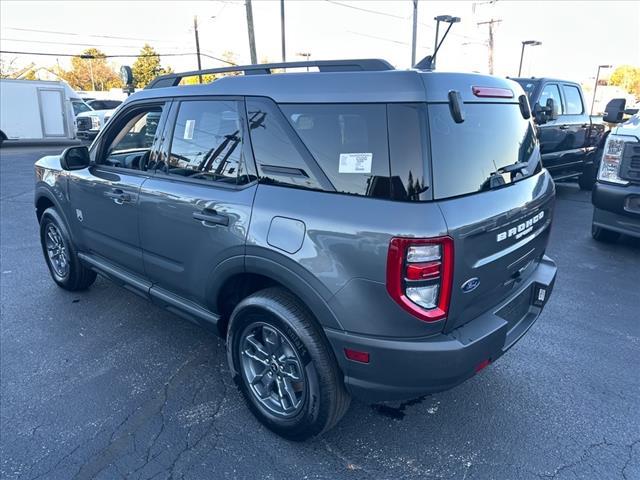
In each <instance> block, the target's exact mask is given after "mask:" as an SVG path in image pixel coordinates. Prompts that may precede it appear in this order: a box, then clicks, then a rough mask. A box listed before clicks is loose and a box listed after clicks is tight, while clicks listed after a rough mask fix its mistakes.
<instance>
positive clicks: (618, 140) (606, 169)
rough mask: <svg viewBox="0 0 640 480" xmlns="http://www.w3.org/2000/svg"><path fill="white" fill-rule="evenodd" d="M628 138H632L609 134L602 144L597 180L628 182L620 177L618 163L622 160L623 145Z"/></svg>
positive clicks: (621, 183) (625, 183) (622, 183)
mask: <svg viewBox="0 0 640 480" xmlns="http://www.w3.org/2000/svg"><path fill="white" fill-rule="evenodd" d="M630 140H632V139H629V140H627V139H626V138H624V137H619V136H617V135H609V137H608V138H607V142H606V143H605V144H604V152H603V154H602V162H600V170H598V180H601V181H603V182H610V183H618V184H620V185H627V184H628V183H629V182H628V181H627V180H623V179H621V178H620V163H621V162H622V154H623V152H624V146H625V145H626V144H627V142H628V141H630Z"/></svg>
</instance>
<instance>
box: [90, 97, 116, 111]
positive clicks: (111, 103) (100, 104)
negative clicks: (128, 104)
mask: <svg viewBox="0 0 640 480" xmlns="http://www.w3.org/2000/svg"><path fill="white" fill-rule="evenodd" d="M121 103H122V100H105V99H103V100H100V99H93V100H87V104H88V105H89V106H90V107H91V108H93V109H94V110H113V109H115V108H117V107H119V106H120V104H121Z"/></svg>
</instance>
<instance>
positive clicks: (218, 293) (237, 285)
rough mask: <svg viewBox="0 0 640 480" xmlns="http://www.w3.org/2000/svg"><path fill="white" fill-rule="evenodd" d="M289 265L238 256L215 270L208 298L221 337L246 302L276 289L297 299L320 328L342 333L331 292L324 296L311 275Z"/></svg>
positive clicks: (287, 260)
mask: <svg viewBox="0 0 640 480" xmlns="http://www.w3.org/2000/svg"><path fill="white" fill-rule="evenodd" d="M287 263H295V262H293V261H292V260H290V259H288V258H286V257H282V258H279V259H278V261H275V260H273V259H268V258H265V257H261V256H253V255H252V256H245V257H240V256H238V257H233V258H232V259H228V260H226V261H225V262H223V263H221V264H220V265H219V266H218V267H217V268H216V269H215V271H214V272H213V273H212V276H211V280H210V283H209V288H208V292H207V298H209V299H211V300H210V302H211V303H210V305H209V307H210V308H211V310H213V311H214V312H215V313H217V314H218V315H220V319H219V321H218V324H217V328H218V333H219V334H220V335H221V336H223V337H224V336H225V335H226V329H227V326H228V323H229V316H230V315H231V312H232V311H233V309H234V308H235V306H236V305H237V304H238V303H239V302H240V301H241V300H242V299H243V298H246V297H247V296H249V295H251V294H252V293H255V292H257V291H259V290H262V289H264V288H269V287H273V286H279V287H282V288H284V289H285V290H287V291H289V292H290V293H292V294H293V295H294V296H295V297H296V298H298V299H299V300H300V302H301V303H302V304H304V305H305V306H306V308H307V309H308V310H309V311H310V312H311V314H312V316H313V317H314V318H315V319H316V320H317V322H318V324H319V325H318V326H319V327H320V328H322V327H327V328H333V329H339V330H342V329H343V328H342V326H341V325H340V323H339V321H338V320H337V318H336V316H335V314H334V313H333V311H332V310H331V309H330V308H329V305H328V303H327V300H328V296H330V294H329V292H328V291H327V292H324V293H325V296H323V295H322V294H321V293H320V292H318V289H317V288H316V287H314V286H312V284H311V283H310V281H309V280H308V277H309V276H311V275H310V274H308V273H307V275H306V277H307V278H305V277H304V276H302V275H301V274H300V273H297V272H296V271H295V270H293V269H292V268H290V267H291V265H289V266H287ZM296 266H297V269H301V267H300V266H299V265H297V264H296V265H295V266H294V267H293V268H295V267H296ZM316 281H317V280H316Z"/></svg>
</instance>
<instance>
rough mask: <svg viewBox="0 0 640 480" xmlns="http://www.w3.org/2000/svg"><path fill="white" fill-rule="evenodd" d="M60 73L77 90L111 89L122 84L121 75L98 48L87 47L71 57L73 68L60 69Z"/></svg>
mask: <svg viewBox="0 0 640 480" xmlns="http://www.w3.org/2000/svg"><path fill="white" fill-rule="evenodd" d="M59 75H60V77H61V78H62V79H64V80H65V81H66V82H67V83H68V84H69V85H71V87H73V88H75V89H76V90H100V91H102V90H109V89H110V88H117V87H120V86H122V82H121V81H120V77H119V76H118V74H117V73H116V72H115V70H114V69H113V67H112V66H111V65H109V64H108V63H107V58H106V56H105V54H104V53H102V52H101V51H100V50H98V49H97V48H87V49H86V50H85V51H83V52H82V54H80V55H79V56H77V57H73V58H72V59H71V70H67V71H65V70H62V69H60V72H59Z"/></svg>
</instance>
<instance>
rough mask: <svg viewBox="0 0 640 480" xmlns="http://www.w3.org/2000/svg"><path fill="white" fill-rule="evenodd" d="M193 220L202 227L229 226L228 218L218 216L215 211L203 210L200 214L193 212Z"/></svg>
mask: <svg viewBox="0 0 640 480" xmlns="http://www.w3.org/2000/svg"><path fill="white" fill-rule="evenodd" d="M193 218H194V220H198V221H199V222H202V224H203V225H204V226H213V225H223V226H225V227H227V226H229V217H228V216H227V215H220V214H219V213H217V212H216V211H215V210H211V209H210V208H205V209H204V210H202V211H200V212H193Z"/></svg>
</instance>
